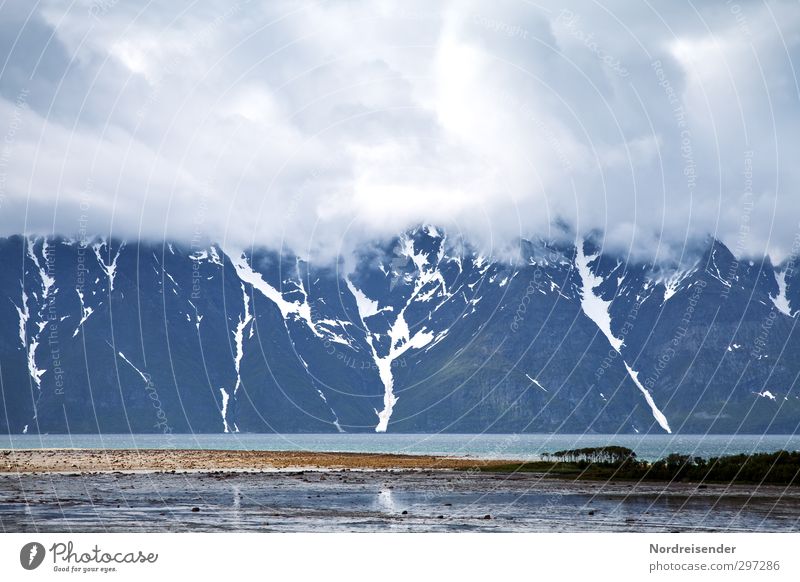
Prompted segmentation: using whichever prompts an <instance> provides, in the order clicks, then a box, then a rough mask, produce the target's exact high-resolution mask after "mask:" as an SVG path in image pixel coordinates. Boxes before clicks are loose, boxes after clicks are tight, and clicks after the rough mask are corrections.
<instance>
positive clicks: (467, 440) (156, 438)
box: [0, 433, 800, 461]
mask: <svg viewBox="0 0 800 582" xmlns="http://www.w3.org/2000/svg"><path fill="white" fill-rule="evenodd" d="M607 445H618V446H623V447H628V448H630V449H633V451H635V452H636V454H637V456H638V457H639V458H640V459H643V460H648V461H653V460H657V459H660V458H662V457H664V456H666V455H668V454H670V453H679V454H686V455H691V456H699V457H705V458H708V457H717V456H720V455H733V454H739V453H757V452H774V451H778V450H788V451H796V450H800V435H688V434H678V435H667V434H643V435H627V434H616V435H600V434H391V433H389V434H241V433H240V434H180V435H161V434H135V435H131V434H125V435H122V434H110V435H83V434H66V435H56V434H53V435H32V434H28V435H0V448H4V449H39V448H90V449H130V448H138V449H216V450H264V451H314V452H352V453H398V454H409V455H410V454H414V455H456V456H466V457H474V458H480V459H513V460H533V459H537V458H539V457H540V456H541V454H542V453H546V452H550V453H552V452H554V451H559V450H565V449H575V448H580V447H598V446H607Z"/></svg>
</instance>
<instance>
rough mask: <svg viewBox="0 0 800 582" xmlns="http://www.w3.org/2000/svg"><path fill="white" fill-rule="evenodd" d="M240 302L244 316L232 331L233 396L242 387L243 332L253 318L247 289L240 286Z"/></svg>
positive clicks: (241, 315) (240, 316)
mask: <svg viewBox="0 0 800 582" xmlns="http://www.w3.org/2000/svg"><path fill="white" fill-rule="evenodd" d="M242 301H243V303H244V314H240V315H239V321H238V322H237V324H236V328H235V329H234V330H233V339H234V345H235V347H236V354H235V355H234V358H233V366H234V368H235V369H236V385H235V386H234V388H233V394H234V396H235V395H236V393H237V392H239V387H240V386H241V385H242V376H241V374H240V370H241V366H242V357H243V356H244V330H245V328H247V326H248V325H249V324H250V322H251V321H253V316H252V315H251V313H250V296H249V295H248V294H247V289H246V288H245V286H244V285H242ZM197 326H198V330H199V329H200V322H199V321H198V322H197Z"/></svg>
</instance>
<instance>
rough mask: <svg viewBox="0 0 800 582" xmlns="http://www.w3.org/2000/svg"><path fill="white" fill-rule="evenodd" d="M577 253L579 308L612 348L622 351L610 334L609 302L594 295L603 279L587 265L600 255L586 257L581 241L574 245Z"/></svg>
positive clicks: (618, 341)
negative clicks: (579, 280) (579, 289)
mask: <svg viewBox="0 0 800 582" xmlns="http://www.w3.org/2000/svg"><path fill="white" fill-rule="evenodd" d="M575 246H576V247H577V253H576V255H575V267H576V268H577V269H578V274H579V275H580V277H581V284H582V287H581V308H582V309H583V313H584V314H586V317H588V318H589V319H591V320H592V321H593V322H595V324H596V325H597V327H598V328H600V331H602V332H603V335H605V336H606V338H608V342H609V343H610V344H611V345H612V346H613V347H614V349H615V350H617V351H620V350H621V349H622V345H623V342H622V340H621V339H619V338H617V337H614V334H613V333H612V332H611V314H610V313H609V308H610V307H611V301H606V300H605V299H603V298H602V297H600V296H599V295H596V294H595V292H594V290H595V289H596V288H597V287H599V286H600V285H601V284H602V283H603V277H600V276H597V275H595V274H594V273H592V270H591V268H589V265H590V264H591V263H592V262H593V261H595V260H596V259H597V258H598V257H599V256H600V255H599V254H595V255H591V256H589V257H587V256H586V255H585V254H584V252H583V241H578V242H577V243H576V245H575Z"/></svg>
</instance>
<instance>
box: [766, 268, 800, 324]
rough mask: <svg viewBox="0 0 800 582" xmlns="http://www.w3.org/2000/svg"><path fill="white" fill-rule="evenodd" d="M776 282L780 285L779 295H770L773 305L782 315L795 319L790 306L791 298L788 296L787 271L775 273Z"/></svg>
mask: <svg viewBox="0 0 800 582" xmlns="http://www.w3.org/2000/svg"><path fill="white" fill-rule="evenodd" d="M775 281H776V282H777V283H778V294H777V295H775V296H774V297H773V296H772V295H770V299H772V303H773V304H774V305H775V307H776V309H777V310H778V311H780V312H781V313H785V314H786V315H788V316H789V317H794V316H793V315H792V308H791V306H790V305H789V298H788V297H787V296H786V271H781V272H778V271H775Z"/></svg>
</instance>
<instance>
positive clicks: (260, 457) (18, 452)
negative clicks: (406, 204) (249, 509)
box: [0, 449, 513, 475]
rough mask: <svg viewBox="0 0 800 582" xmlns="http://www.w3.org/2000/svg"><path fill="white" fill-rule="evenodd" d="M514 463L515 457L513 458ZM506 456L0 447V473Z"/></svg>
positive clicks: (380, 463)
mask: <svg viewBox="0 0 800 582" xmlns="http://www.w3.org/2000/svg"><path fill="white" fill-rule="evenodd" d="M511 462H512V463H513V461H511ZM508 464H509V461H508V460H482V459H475V458H464V457H446V456H435V455H405V454H385V453H320V452H307V451H242V450H217V449H206V450H202V449H106V450H97V449H0V474H33V475H35V474H44V473H82V474H89V473H114V472H122V473H131V472H136V473H146V472H171V471H175V472H214V471H225V472H234V471H235V472H259V471H270V472H274V471H293V470H297V471H333V470H366V471H369V470H373V471H380V470H393V469H394V470H461V471H466V470H470V469H473V470H476V469H477V470H486V469H489V470H491V469H495V468H499V467H501V466H503V465H508Z"/></svg>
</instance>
